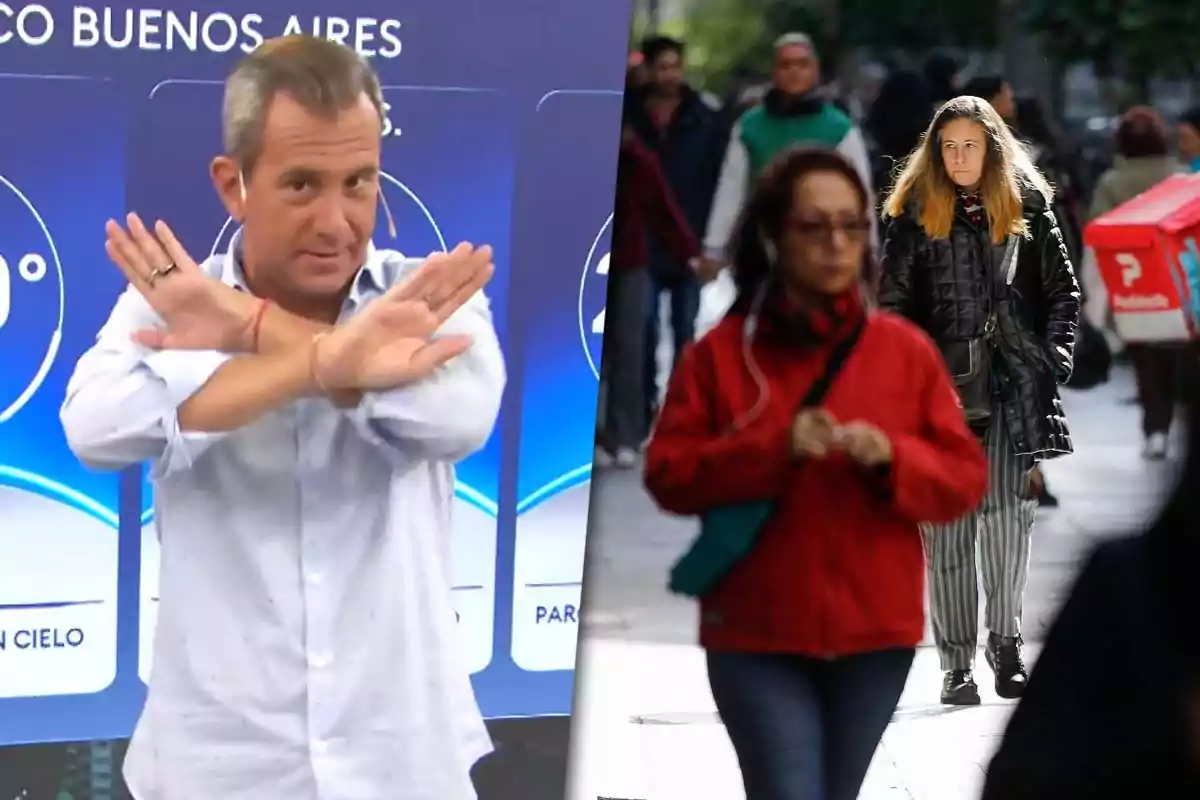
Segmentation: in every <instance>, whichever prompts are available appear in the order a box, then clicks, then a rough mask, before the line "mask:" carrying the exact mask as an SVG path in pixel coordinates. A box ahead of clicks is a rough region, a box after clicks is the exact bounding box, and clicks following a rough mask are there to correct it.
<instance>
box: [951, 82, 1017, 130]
mask: <svg viewBox="0 0 1200 800" xmlns="http://www.w3.org/2000/svg"><path fill="white" fill-rule="evenodd" d="M960 94H966V95H970V96H971V97H978V98H980V99H981V100H987V101H988V103H990V104H991V106H992V108H994V109H996V113H997V114H999V115H1000V117H1001V118H1002V119H1003V120H1004V121H1005V122H1007V123H1008V124H1009V127H1015V126H1016V122H1017V100H1016V97H1015V96H1014V95H1013V89H1012V85H1011V84H1009V82H1008V79H1007V78H1005V77H1004V76H1003V75H978V76H976V77H974V78H971V80H969V81H967V82H966V83H965V84H963V87H962V91H961V92H960Z"/></svg>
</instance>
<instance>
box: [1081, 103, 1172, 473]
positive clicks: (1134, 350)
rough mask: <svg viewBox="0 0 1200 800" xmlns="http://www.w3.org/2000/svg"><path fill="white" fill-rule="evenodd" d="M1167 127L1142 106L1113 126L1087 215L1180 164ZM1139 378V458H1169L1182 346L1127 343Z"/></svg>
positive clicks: (1114, 203)
mask: <svg viewBox="0 0 1200 800" xmlns="http://www.w3.org/2000/svg"><path fill="white" fill-rule="evenodd" d="M1169 149H1170V146H1169V144H1168V142H1167V126H1166V124H1165V123H1164V122H1163V120H1162V117H1160V116H1159V115H1158V112H1156V111H1154V110H1153V109H1151V108H1147V107H1145V106H1138V107H1135V108H1131V109H1129V110H1128V111H1126V112H1125V114H1124V115H1123V116H1122V117H1121V121H1120V124H1119V125H1118V126H1117V132H1116V141H1115V150H1116V153H1117V156H1116V159H1115V162H1114V163H1113V166H1112V168H1110V169H1109V170H1108V171H1107V172H1105V173H1104V174H1103V175H1101V176H1100V181H1099V182H1098V183H1097V184H1096V191H1095V192H1094V193H1093V194H1092V204H1091V208H1090V209H1089V217H1090V218H1091V219H1095V218H1096V217H1099V216H1102V215H1104V214H1107V213H1108V212H1109V211H1112V210H1113V209H1114V208H1116V207H1117V206H1119V205H1121V204H1123V203H1125V202H1128V201H1129V200H1132V199H1133V198H1134V197H1137V196H1138V195H1139V194H1141V193H1142V192H1144V191H1146V190H1147V189H1150V188H1151V187H1152V186H1154V185H1155V184H1157V183H1161V182H1162V181H1164V180H1166V179H1167V178H1169V177H1171V176H1172V175H1176V174H1178V173H1181V172H1184V171H1185V170H1184V167H1183V165H1182V164H1180V163H1179V162H1178V161H1177V160H1176V159H1174V158H1172V157H1171V156H1170V155H1169ZM1125 348H1126V351H1127V352H1128V353H1129V357H1130V360H1131V361H1132V362H1133V369H1134V375H1135V376H1136V378H1137V390H1138V401H1139V403H1140V404H1141V407H1142V435H1143V437H1144V440H1143V444H1142V455H1143V457H1145V458H1147V459H1150V460H1161V459H1163V458H1166V456H1167V441H1168V434H1169V433H1170V430H1171V422H1172V420H1173V419H1174V416H1175V400H1176V397H1177V396H1178V386H1177V381H1178V379H1179V377H1180V374H1181V372H1182V371H1183V370H1184V364H1185V358H1184V357H1183V354H1184V353H1185V352H1187V351H1186V349H1185V346H1184V345H1181V344H1177V343H1176V344H1172V343H1154V342H1126V343H1125Z"/></svg>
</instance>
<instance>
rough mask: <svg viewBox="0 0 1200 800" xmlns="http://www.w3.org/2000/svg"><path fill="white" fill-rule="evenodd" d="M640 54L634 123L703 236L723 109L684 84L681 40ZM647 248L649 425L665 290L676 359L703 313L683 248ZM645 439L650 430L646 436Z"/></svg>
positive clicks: (655, 242) (661, 39)
mask: <svg viewBox="0 0 1200 800" xmlns="http://www.w3.org/2000/svg"><path fill="white" fill-rule="evenodd" d="M642 55H643V57H644V63H645V66H646V75H647V78H648V82H647V83H646V85H645V87H643V88H642V89H639V90H638V91H637V93H636V94H635V99H636V100H637V102H635V103H633V104H631V105H630V106H628V110H629V123H630V125H631V126H632V127H633V130H634V131H635V132H636V133H637V135H638V136H639V138H641V140H642V143H643V144H645V145H646V146H647V147H648V148H649V149H650V150H651V151H652V152H654V153H655V154H656V155H657V156H658V160H659V162H660V163H661V164H662V168H663V170H664V171H665V173H666V178H667V183H668V184H669V185H670V187H671V191H672V193H673V194H674V197H675V200H676V201H677V202H678V204H679V207H680V209H681V210H682V212H683V217H684V219H685V220H686V221H687V224H688V227H689V228H690V229H691V230H693V231H696V234H697V236H698V235H699V234H700V233H701V232H702V231H703V230H704V226H705V224H706V223H707V222H708V214H709V210H710V208H711V207H712V200H713V193H714V192H715V191H716V188H717V178H718V176H719V175H720V171H721V159H722V158H723V157H724V155H725V142H726V139H727V137H728V130H727V128H726V127H725V126H724V125H722V121H721V119H720V117H719V115H718V113H717V110H716V109H715V108H714V107H712V106H711V105H709V104H708V103H707V102H706V101H705V99H704V98H703V97H701V95H700V94H699V93H698V92H697V91H696V90H695V89H693V88H692V87H691V86H689V85H688V84H687V81H685V80H684V66H685V62H684V55H685V48H684V44H683V42H680V41H678V40H677V39H672V38H670V37H667V36H653V37H650V38H648V39H646V40H645V41H644V42H643V43H642ZM649 248H650V249H649V259H650V260H649V262H648V263H647V265H646V266H648V267H649V275H650V286H649V289H648V292H647V294H646V310H645V313H644V314H643V317H644V321H643V325H644V327H645V329H646V330H645V333H644V334H643V341H644V344H645V358H644V363H643V367H642V368H643V378H642V388H643V391H644V393H645V405H646V412H645V419H646V420H647V423H649V421H650V420H651V419H653V414H654V409H655V406H656V405H657V403H658V359H657V353H658V335H659V315H658V307H659V298H660V297H661V296H662V293H663V292H666V293H667V294H668V295H669V297H670V304H671V317H670V320H671V332H672V335H673V338H674V344H675V354H676V358H678V356H679V353H681V352H682V351H683V348H684V346H686V345H687V344H688V343H689V342H691V341H692V339H693V338H695V334H696V314H697V312H698V311H699V310H700V283H699V280H698V279H697V277H696V273H695V270H693V269H692V268H691V267H689V266H688V265H687V263H685V262H684V261H680V260H679V258H678V250H677V248H672V247H670V246H668V244H667V243H666V242H665V241H664V240H663V238H662V237H661V236H660V235H658V231H652V232H651V236H650V245H649ZM647 433H649V429H648V428H647V429H646V430H645V431H643V432H642V435H643V437H644V436H645V435H646V434H647Z"/></svg>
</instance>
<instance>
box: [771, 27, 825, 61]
mask: <svg viewBox="0 0 1200 800" xmlns="http://www.w3.org/2000/svg"><path fill="white" fill-rule="evenodd" d="M786 47H807V48H808V49H809V50H811V51H812V53H813V55H814V56H815V55H816V54H817V48H816V46H815V45H813V40H812V37H811V36H809V35H808V34H807V33H800V32H799V31H792V32H791V33H785V34H784V35H783V36H780V37H779V38H778V39H776V40H775V52H776V53H778V52H779V51H780V50H783V49H784V48H786Z"/></svg>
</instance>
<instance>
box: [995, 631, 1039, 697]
mask: <svg viewBox="0 0 1200 800" xmlns="http://www.w3.org/2000/svg"><path fill="white" fill-rule="evenodd" d="M1021 644H1022V642H1021V637H1020V636H997V635H996V634H994V633H989V634H988V639H987V647H986V648H985V649H984V655H985V656H986V658H987V662H988V666H989V667H991V668H992V671H993V672H995V673H996V694H998V695H1000V696H1001V697H1003V698H1004V699H1006V700H1015V699H1016V698H1018V697H1020V696H1021V693H1022V692H1023V691H1025V684H1026V683H1028V682H1029V673H1028V672H1026V671H1025V662H1024V660H1022V658H1021Z"/></svg>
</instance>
